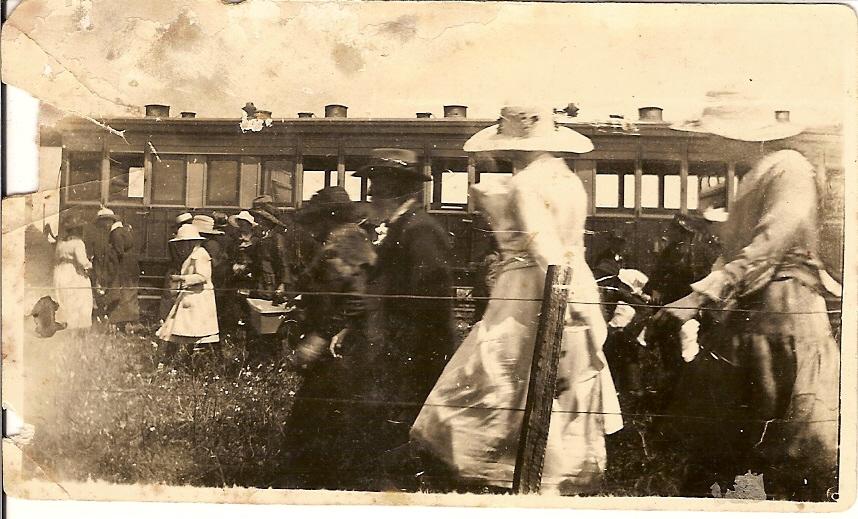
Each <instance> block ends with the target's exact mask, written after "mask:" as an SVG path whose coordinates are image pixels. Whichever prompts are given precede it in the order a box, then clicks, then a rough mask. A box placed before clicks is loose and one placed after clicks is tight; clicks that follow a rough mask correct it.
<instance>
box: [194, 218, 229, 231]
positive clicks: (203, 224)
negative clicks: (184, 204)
mask: <svg viewBox="0 0 858 519" xmlns="http://www.w3.org/2000/svg"><path fill="white" fill-rule="evenodd" d="M191 223H192V224H193V226H194V227H196V228H197V230H198V231H199V232H200V234H223V231H219V230H217V229H215V228H214V224H215V221H214V218H212V217H211V216H206V215H204V214H198V215H196V216H194V219H193V221H192V222H191Z"/></svg>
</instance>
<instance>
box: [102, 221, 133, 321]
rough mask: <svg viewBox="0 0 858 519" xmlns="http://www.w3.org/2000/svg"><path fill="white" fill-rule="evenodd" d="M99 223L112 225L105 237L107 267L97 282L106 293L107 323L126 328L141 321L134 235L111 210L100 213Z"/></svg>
mask: <svg viewBox="0 0 858 519" xmlns="http://www.w3.org/2000/svg"><path fill="white" fill-rule="evenodd" d="M98 219H99V220H101V221H107V220H112V222H113V223H112V224H110V227H109V231H108V235H107V250H106V253H105V263H106V265H104V273H103V276H102V277H101V279H100V281H101V282H102V287H103V288H104V289H105V292H106V293H105V300H106V307H105V310H106V313H107V319H108V321H109V322H110V324H111V325H113V326H117V327H119V328H127V326H128V325H129V324H131V323H136V322H137V321H139V320H140V305H139V302H138V300H137V292H138V287H139V285H140V264H139V262H138V257H137V251H136V250H135V249H136V245H135V243H134V235H133V234H132V233H131V230H130V229H129V228H127V227H125V226H124V225H122V222H121V221H120V220H119V217H118V216H116V215H115V214H114V213H113V211H111V210H110V209H107V208H102V209H101V210H99V211H98Z"/></svg>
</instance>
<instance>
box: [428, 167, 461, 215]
mask: <svg viewBox="0 0 858 519" xmlns="http://www.w3.org/2000/svg"><path fill="white" fill-rule="evenodd" d="M438 175H440V180H441V182H440V183H439V182H438V180H439V178H438ZM432 177H433V182H432V206H433V208H435V209H462V208H464V206H465V205H467V203H468V159H467V158H464V157H461V158H459V157H456V158H437V159H434V160H433V161H432ZM438 190H440V192H438Z"/></svg>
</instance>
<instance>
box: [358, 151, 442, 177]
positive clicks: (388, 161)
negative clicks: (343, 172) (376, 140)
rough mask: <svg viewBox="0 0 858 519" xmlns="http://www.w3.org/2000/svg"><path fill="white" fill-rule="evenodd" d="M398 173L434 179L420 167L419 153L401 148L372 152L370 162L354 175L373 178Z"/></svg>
mask: <svg viewBox="0 0 858 519" xmlns="http://www.w3.org/2000/svg"><path fill="white" fill-rule="evenodd" d="M379 174H383V175H398V176H402V177H411V178H415V179H420V180H432V177H431V176H430V175H428V174H427V173H426V172H425V171H423V168H420V167H419V159H418V157H417V153H416V152H414V151H412V150H403V149H399V148H377V149H374V150H372V153H370V159H369V163H367V164H366V165H365V166H362V167H360V168H358V169H357V171H355V172H354V173H352V176H353V177H367V178H372V177H374V176H376V175H379Z"/></svg>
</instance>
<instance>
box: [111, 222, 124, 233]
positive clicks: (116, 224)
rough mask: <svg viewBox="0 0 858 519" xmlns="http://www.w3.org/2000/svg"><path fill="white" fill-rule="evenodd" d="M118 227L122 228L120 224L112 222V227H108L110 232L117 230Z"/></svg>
mask: <svg viewBox="0 0 858 519" xmlns="http://www.w3.org/2000/svg"><path fill="white" fill-rule="evenodd" d="M120 227H122V222H118V221H117V222H113V225H111V226H110V230H111V231H112V230H114V229H119V228H120Z"/></svg>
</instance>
